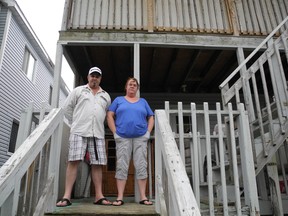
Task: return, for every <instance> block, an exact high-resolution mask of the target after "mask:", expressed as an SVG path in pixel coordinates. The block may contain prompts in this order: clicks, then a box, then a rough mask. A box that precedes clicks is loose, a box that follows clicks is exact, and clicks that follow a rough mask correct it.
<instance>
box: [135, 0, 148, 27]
mask: <svg viewBox="0 0 288 216" xmlns="http://www.w3.org/2000/svg"><path fill="white" fill-rule="evenodd" d="M135 3H136V4H135V25H136V30H141V29H142V26H143V24H142V16H143V15H142V6H143V5H142V4H141V3H142V0H136V2H135ZM146 6H147V4H146ZM143 9H144V8H143Z"/></svg>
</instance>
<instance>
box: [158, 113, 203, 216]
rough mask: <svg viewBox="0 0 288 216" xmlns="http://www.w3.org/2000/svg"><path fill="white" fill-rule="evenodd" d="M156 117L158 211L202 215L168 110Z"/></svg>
mask: <svg viewBox="0 0 288 216" xmlns="http://www.w3.org/2000/svg"><path fill="white" fill-rule="evenodd" d="M155 120H156V121H155V179H156V184H155V185H156V191H155V196H156V197H155V201H156V211H157V212H158V213H160V214H161V215H167V213H168V215H177V216H182V215H183V216H184V215H185V216H186V215H187V216H189V215H195V216H196V215H200V211H199V208H198V205H197V202H196V200H195V197H194V194H193V191H192V188H191V185H190V182H189V178H188V176H187V174H186V171H185V166H184V164H183V163H182V159H181V157H180V153H179V150H178V148H177V145H176V142H175V139H174V136H173V133H172V130H171V127H170V125H169V122H168V119H167V116H166V113H165V111H164V110H156V111H155ZM166 206H168V209H166Z"/></svg>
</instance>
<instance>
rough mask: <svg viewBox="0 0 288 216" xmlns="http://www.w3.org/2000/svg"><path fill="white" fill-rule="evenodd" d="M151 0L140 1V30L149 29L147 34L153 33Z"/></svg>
mask: <svg viewBox="0 0 288 216" xmlns="http://www.w3.org/2000/svg"><path fill="white" fill-rule="evenodd" d="M153 9H154V7H153V0H143V1H142V14H143V15H142V16H143V18H142V29H144V30H147V29H150V30H149V32H153V26H154V22H153V21H154V16H153V14H154V13H153V11H154V10H153Z"/></svg>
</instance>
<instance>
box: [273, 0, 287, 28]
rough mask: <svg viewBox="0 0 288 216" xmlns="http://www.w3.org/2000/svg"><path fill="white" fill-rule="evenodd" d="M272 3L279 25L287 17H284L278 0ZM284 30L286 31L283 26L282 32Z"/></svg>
mask: <svg viewBox="0 0 288 216" xmlns="http://www.w3.org/2000/svg"><path fill="white" fill-rule="evenodd" d="M272 5H273V8H274V13H275V17H276V22H277V25H278V24H280V23H281V22H282V21H283V20H284V18H285V17H282V14H281V9H280V6H279V4H278V2H277V1H272ZM283 31H284V28H283V27H282V28H281V32H283Z"/></svg>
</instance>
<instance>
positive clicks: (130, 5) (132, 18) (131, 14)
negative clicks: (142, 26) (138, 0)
mask: <svg viewBox="0 0 288 216" xmlns="http://www.w3.org/2000/svg"><path fill="white" fill-rule="evenodd" d="M128 13H129V14H128V29H135V28H136V25H135V1H134V0H128Z"/></svg>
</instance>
